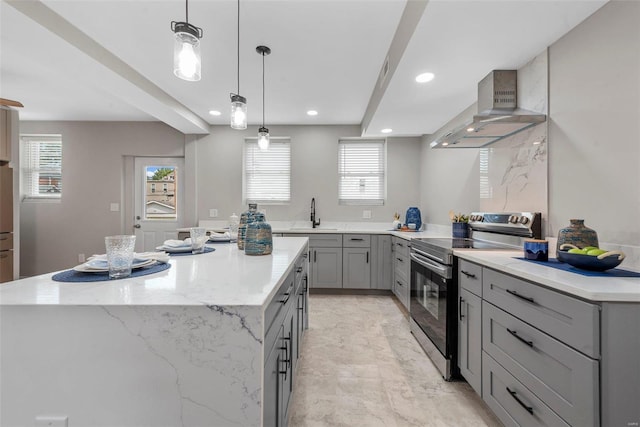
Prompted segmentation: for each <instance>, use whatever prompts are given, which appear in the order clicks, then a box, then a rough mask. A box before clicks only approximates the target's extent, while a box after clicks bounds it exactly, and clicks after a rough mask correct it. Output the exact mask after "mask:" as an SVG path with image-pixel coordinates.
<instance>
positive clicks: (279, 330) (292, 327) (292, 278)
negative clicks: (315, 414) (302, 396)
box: [262, 252, 308, 427]
mask: <svg viewBox="0 0 640 427" xmlns="http://www.w3.org/2000/svg"><path fill="white" fill-rule="evenodd" d="M307 256H308V253H307V252H305V254H303V255H302V256H301V257H300V258H299V259H298V260H297V261H296V263H295V267H294V268H295V270H294V271H292V272H291V274H289V276H288V277H287V279H286V280H285V281H284V283H283V284H282V285H281V286H280V288H279V289H278V291H277V293H276V295H275V296H274V298H273V300H272V301H271V303H270V304H269V305H268V306H267V307H266V309H265V312H264V321H265V328H266V329H265V334H264V357H265V358H264V386H263V407H262V411H263V425H264V426H266V427H283V426H286V425H287V424H288V418H289V406H290V401H291V395H292V393H293V385H294V374H295V372H296V366H297V361H298V357H299V356H300V351H301V339H302V337H303V332H304V330H305V329H307V325H308V317H307V316H308V274H307V270H308V268H307V266H308V263H307Z"/></svg>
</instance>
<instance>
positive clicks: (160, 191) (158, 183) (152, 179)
mask: <svg viewBox="0 0 640 427" xmlns="http://www.w3.org/2000/svg"><path fill="white" fill-rule="evenodd" d="M145 176H146V181H147V182H146V186H145V188H146V190H145V199H144V206H145V217H146V219H170V220H175V219H176V218H177V217H178V212H177V211H176V199H177V197H178V195H177V194H176V193H177V191H178V188H177V182H176V176H177V168H176V167H175V166H147V167H146V169H145Z"/></svg>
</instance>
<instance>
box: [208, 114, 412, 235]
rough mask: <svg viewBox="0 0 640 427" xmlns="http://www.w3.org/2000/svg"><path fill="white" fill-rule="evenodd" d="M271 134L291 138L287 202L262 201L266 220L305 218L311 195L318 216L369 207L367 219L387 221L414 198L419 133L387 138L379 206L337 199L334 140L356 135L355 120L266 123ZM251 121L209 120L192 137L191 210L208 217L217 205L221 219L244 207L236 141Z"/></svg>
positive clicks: (352, 216) (344, 217) (355, 215)
mask: <svg viewBox="0 0 640 427" xmlns="http://www.w3.org/2000/svg"><path fill="white" fill-rule="evenodd" d="M269 130H270V134H271V136H272V137H273V136H287V137H290V138H291V203H290V204H288V205H264V206H260V208H264V209H266V211H267V215H266V216H267V221H269V220H309V213H310V204H311V198H312V197H315V199H316V214H317V216H318V217H319V218H320V219H321V220H322V221H362V210H363V209H368V210H371V211H372V218H371V221H374V222H385V221H388V222H389V223H391V222H392V221H393V214H394V212H400V213H401V214H402V216H403V217H404V212H405V211H406V209H407V207H409V206H416V205H417V204H418V203H419V194H420V193H419V170H420V158H419V157H420V156H419V154H420V138H388V143H387V170H388V174H387V203H386V204H385V205H384V206H366V207H362V206H340V205H338V176H337V172H338V140H339V139H340V138H341V137H355V136H359V132H360V128H359V126H271V127H269ZM256 135H257V128H256V127H249V128H248V129H247V130H246V131H237V130H233V129H231V128H230V127H229V126H212V127H211V134H210V135H207V136H204V137H202V138H200V139H199V140H197V141H196V148H195V156H196V159H197V160H196V163H197V166H196V168H197V192H196V193H197V213H198V219H199V220H208V219H210V218H209V209H212V208H215V209H218V213H219V218H217V219H222V220H226V219H228V218H229V216H230V215H231V214H232V213H234V212H235V213H236V214H240V212H244V211H246V206H245V205H244V204H243V201H242V147H243V142H244V138H245V137H254V136H256Z"/></svg>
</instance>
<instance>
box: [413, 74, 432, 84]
mask: <svg viewBox="0 0 640 427" xmlns="http://www.w3.org/2000/svg"><path fill="white" fill-rule="evenodd" d="M434 77H435V75H434V74H433V73H422V74H418V75H417V76H416V81H417V82H418V83H426V82H430V81H431V80H433V78H434Z"/></svg>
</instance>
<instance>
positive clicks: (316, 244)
mask: <svg viewBox="0 0 640 427" xmlns="http://www.w3.org/2000/svg"><path fill="white" fill-rule="evenodd" d="M309 246H310V247H312V248H341V247H342V234H313V235H309Z"/></svg>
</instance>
